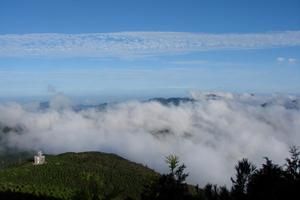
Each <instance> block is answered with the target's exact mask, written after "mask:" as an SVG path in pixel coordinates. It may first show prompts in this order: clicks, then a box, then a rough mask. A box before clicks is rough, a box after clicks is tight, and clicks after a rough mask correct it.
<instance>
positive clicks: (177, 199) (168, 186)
mask: <svg viewBox="0 0 300 200" xmlns="http://www.w3.org/2000/svg"><path fill="white" fill-rule="evenodd" d="M166 163H167V164H168V166H169V170H170V172H169V173H168V174H163V175H161V176H160V178H159V179H158V181H157V182H155V183H153V184H152V185H151V186H150V187H147V186H146V188H145V190H144V192H143V194H142V199H149V200H150V199H153V200H154V199H158V200H165V199H173V200H183V199H192V195H190V194H189V191H188V186H187V184H186V183H185V179H186V178H187V177H188V174H187V173H184V170H185V168H186V166H185V165H184V164H181V165H179V159H178V157H177V156H176V155H169V156H167V157H166Z"/></svg>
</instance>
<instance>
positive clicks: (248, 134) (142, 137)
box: [0, 92, 300, 185]
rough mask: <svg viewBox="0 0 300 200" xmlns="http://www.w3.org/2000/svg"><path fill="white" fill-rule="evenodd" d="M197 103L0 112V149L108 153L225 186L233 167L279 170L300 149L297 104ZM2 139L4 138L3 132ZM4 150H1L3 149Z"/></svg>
mask: <svg viewBox="0 0 300 200" xmlns="http://www.w3.org/2000/svg"><path fill="white" fill-rule="evenodd" d="M192 97H193V99H194V100H187V101H179V102H180V103H179V105H174V104H172V103H169V104H168V103H165V104H161V103H159V102H157V101H145V102H138V101H129V102H124V103H118V104H111V105H108V106H105V107H103V108H99V107H90V108H85V109H80V110H76V111H75V110H74V109H72V108H71V107H70V104H69V101H68V100H67V99H65V98H64V97H63V96H59V97H55V98H54V99H53V100H52V101H50V103H49V108H45V109H41V108H40V104H39V103H37V104H23V105H21V104H18V103H2V104H0V126H2V127H4V126H7V127H15V128H14V129H11V130H10V131H9V132H8V133H6V134H4V133H2V137H0V142H1V144H2V147H3V146H9V147H17V148H20V149H34V150H38V149H43V150H44V151H46V152H47V153H61V152H66V151H89V150H97V151H105V152H112V153H117V154H119V155H121V156H124V157H125V158H128V159H130V160H133V161H136V162H140V163H143V164H145V165H148V166H149V167H152V168H154V169H156V170H159V171H160V172H166V170H167V169H166V165H165V164H164V156H166V155H168V154H176V155H178V156H179V157H180V159H181V161H183V162H184V163H185V164H186V165H187V171H188V172H189V173H190V176H189V181H191V182H192V183H199V184H200V185H203V184H205V183H207V182H211V183H218V184H230V176H232V175H233V173H234V165H235V164H236V162H237V160H239V159H241V158H243V157H247V158H249V159H250V160H251V161H253V162H255V163H256V164H260V163H262V162H263V156H269V157H270V158H271V159H273V160H274V161H277V162H279V163H282V162H283V161H284V158H286V157H287V156H288V150H289V146H291V145H300V133H299V130H300V110H299V108H300V107H299V105H300V99H299V97H296V96H294V97H291V96H254V95H250V94H245V95H234V94H230V93H228V94H227V93H225V94H224V93H220V94H218V93H217V94H204V93H197V92H196V93H193V94H192ZM2 131H3V130H2ZM0 150H1V149H0Z"/></svg>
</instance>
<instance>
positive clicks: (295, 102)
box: [39, 93, 300, 112]
mask: <svg viewBox="0 0 300 200" xmlns="http://www.w3.org/2000/svg"><path fill="white" fill-rule="evenodd" d="M250 96H251V97H255V95H254V94H251V95H250ZM224 99H227V98H226V97H224V96H222V95H218V94H214V93H208V94H205V95H203V96H202V98H199V99H198V98H197V99H194V98H190V97H170V98H163V97H155V98H151V99H148V100H144V101H141V102H142V103H147V102H159V103H161V104H162V105H165V106H172V105H173V106H179V105H180V104H184V103H195V102H199V101H203V100H204V101H211V100H216V101H217V100H224ZM261 101H262V102H261V103H260V105H261V106H262V107H269V106H272V105H273V106H274V105H280V106H283V107H285V108H286V109H296V110H300V99H289V98H285V99H279V100H278V99H276V98H274V99H267V100H265V101H263V100H261ZM116 104H118V103H110V102H105V103H100V104H95V105H89V104H77V105H73V106H72V109H73V110H74V111H76V112H79V111H82V110H86V109H96V110H98V111H103V110H105V109H107V107H108V106H113V105H116ZM49 108H50V102H48V101H46V102H41V103H40V105H39V109H41V110H46V109H49Z"/></svg>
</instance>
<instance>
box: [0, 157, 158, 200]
mask: <svg viewBox="0 0 300 200" xmlns="http://www.w3.org/2000/svg"><path fill="white" fill-rule="evenodd" d="M46 161H47V164H44V165H33V164H32V161H27V162H24V163H22V164H19V165H16V166H11V167H9V168H6V169H3V170H0V191H2V195H7V194H8V193H9V192H15V193H21V194H22V193H23V194H31V195H34V196H37V197H40V196H43V199H47V198H46V197H48V198H50V197H51V198H57V199H76V198H77V199H125V198H132V199H139V198H140V193H141V192H142V190H143V186H144V185H145V184H147V183H149V182H151V181H153V180H155V179H156V178H157V177H158V174H157V173H155V172H154V171H153V170H150V169H148V168H146V167H143V166H141V165H139V164H136V163H133V162H129V161H127V160H125V159H123V158H121V157H119V156H116V155H113V154H105V153H98V152H86V153H64V154H61V155H57V156H51V155H47V156H46ZM5 192H6V193H5ZM0 197H1V195H0ZM30 199H31V198H30Z"/></svg>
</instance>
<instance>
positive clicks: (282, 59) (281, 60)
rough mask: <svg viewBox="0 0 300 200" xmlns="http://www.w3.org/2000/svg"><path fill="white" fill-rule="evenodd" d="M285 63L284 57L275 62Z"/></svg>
mask: <svg viewBox="0 0 300 200" xmlns="http://www.w3.org/2000/svg"><path fill="white" fill-rule="evenodd" d="M284 61H285V58H284V57H278V58H277V62H284Z"/></svg>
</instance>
